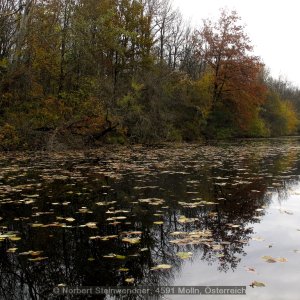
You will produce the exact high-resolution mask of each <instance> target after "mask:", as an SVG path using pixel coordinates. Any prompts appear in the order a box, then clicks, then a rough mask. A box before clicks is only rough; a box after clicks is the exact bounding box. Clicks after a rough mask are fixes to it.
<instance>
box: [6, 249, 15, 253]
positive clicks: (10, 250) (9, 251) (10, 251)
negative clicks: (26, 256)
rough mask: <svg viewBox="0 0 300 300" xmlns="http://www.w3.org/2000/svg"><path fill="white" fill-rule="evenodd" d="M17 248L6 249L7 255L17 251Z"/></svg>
mask: <svg viewBox="0 0 300 300" xmlns="http://www.w3.org/2000/svg"><path fill="white" fill-rule="evenodd" d="M17 249H18V248H9V249H7V251H6V252H7V253H15V252H16V251H17Z"/></svg>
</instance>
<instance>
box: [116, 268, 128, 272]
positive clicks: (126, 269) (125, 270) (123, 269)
mask: <svg viewBox="0 0 300 300" xmlns="http://www.w3.org/2000/svg"><path fill="white" fill-rule="evenodd" d="M118 271H120V272H128V271H129V269H128V268H120V269H119V270H118Z"/></svg>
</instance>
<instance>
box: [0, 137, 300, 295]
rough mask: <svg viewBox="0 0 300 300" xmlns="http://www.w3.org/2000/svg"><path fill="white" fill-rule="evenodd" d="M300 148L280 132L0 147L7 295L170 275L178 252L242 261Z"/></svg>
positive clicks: (223, 267) (162, 280)
mask: <svg viewBox="0 0 300 300" xmlns="http://www.w3.org/2000/svg"><path fill="white" fill-rule="evenodd" d="M112 150H114V151H112ZM298 150H299V149H298V146H297V144H296V141H294V140H287V141H286V142H284V143H282V142H281V141H276V140H275V141H272V142H267V141H265V142H244V143H242V144H241V143H239V144H222V145H216V146H199V145H179V146H176V147H169V146H161V147H141V146H136V147H133V148H125V147H123V148H117V149H105V150H97V151H88V152H65V153H53V154H50V153H48V154H47V153H38V154H36V155H35V156H33V154H32V153H25V154H24V153H17V154H16V153H14V154H8V155H2V156H1V157H0V167H1V171H0V192H1V196H0V206H1V216H0V217H1V219H0V225H1V235H0V241H1V242H0V247H1V255H0V274H1V275H0V276H1V284H0V288H1V291H0V294H1V299H18V300H19V299H51V297H52V296H51V292H52V290H53V287H55V286H57V285H59V284H64V285H67V286H124V285H138V286H141V285H150V286H151V285H169V284H172V282H173V280H174V278H175V277H176V276H177V275H178V274H179V273H180V269H181V266H182V263H183V262H184V260H182V259H181V258H179V257H178V256H177V255H176V254H177V253H178V252H192V253H193V256H192V258H190V260H191V261H193V260H203V261H206V262H207V264H209V265H215V264H217V265H218V269H217V270H216V273H217V272H227V271H228V270H229V269H235V268H236V267H237V266H238V264H239V262H240V260H241V257H242V256H245V255H246V254H247V253H246V252H245V251H244V247H245V245H247V244H248V242H249V240H250V238H251V235H252V234H253V228H252V225H253V224H255V223H257V222H260V220H261V218H263V216H264V214H265V209H266V208H267V207H268V205H269V204H270V201H271V195H272V193H274V192H278V193H279V198H280V199H281V200H284V197H285V193H286V191H287V189H288V187H289V186H290V185H291V184H294V183H295V182H296V181H297V180H298V176H296V175H295V174H297V171H298V169H299V162H298V157H299V156H298V154H299V153H298ZM183 216H184V217H183ZM154 222H157V223H156V224H155V223H154ZM162 222H163V223H162ZM174 232H175V234H174ZM176 232H177V233H176ZM178 232H183V233H178ZM203 232H206V233H207V236H206V237H205V236H201V234H203ZM197 234H198V237H197ZM199 234H200V236H199ZM124 238H125V240H124ZM126 238H127V241H126ZM179 240H180V241H179ZM14 248H17V249H14ZM159 264H168V265H171V266H172V267H171V268H170V269H164V270H151V268H153V267H155V266H157V265H159ZM212 267H213V266H212ZM199 272H201V270H199ZM132 278H133V279H134V282H133V283H128V282H127V281H126V279H132ZM53 298H56V297H55V296H53ZM73 298H74V299H77V298H76V297H73ZM73 298H72V299H73ZM82 298H83V299H86V297H82ZM102 298H103V299H104V298H105V296H104V295H103V297H102ZM62 299H65V298H63V297H62ZM66 299H67V298H66ZM78 299H80V297H79V296H78ZM97 299H101V297H100V296H98V298H97ZM133 299H134V297H133Z"/></svg>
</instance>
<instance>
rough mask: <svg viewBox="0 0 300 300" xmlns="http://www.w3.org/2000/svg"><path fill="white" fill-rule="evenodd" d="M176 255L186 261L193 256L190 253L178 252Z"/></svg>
mask: <svg viewBox="0 0 300 300" xmlns="http://www.w3.org/2000/svg"><path fill="white" fill-rule="evenodd" d="M176 255H177V256H178V257H179V258H181V259H188V258H191V257H192V256H193V253H192V252H178V253H176Z"/></svg>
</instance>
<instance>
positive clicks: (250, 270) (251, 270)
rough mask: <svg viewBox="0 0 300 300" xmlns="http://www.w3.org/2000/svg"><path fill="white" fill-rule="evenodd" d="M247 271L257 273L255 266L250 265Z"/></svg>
mask: <svg viewBox="0 0 300 300" xmlns="http://www.w3.org/2000/svg"><path fill="white" fill-rule="evenodd" d="M246 271H247V272H251V273H256V270H255V269H254V268H250V267H248V268H246Z"/></svg>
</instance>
